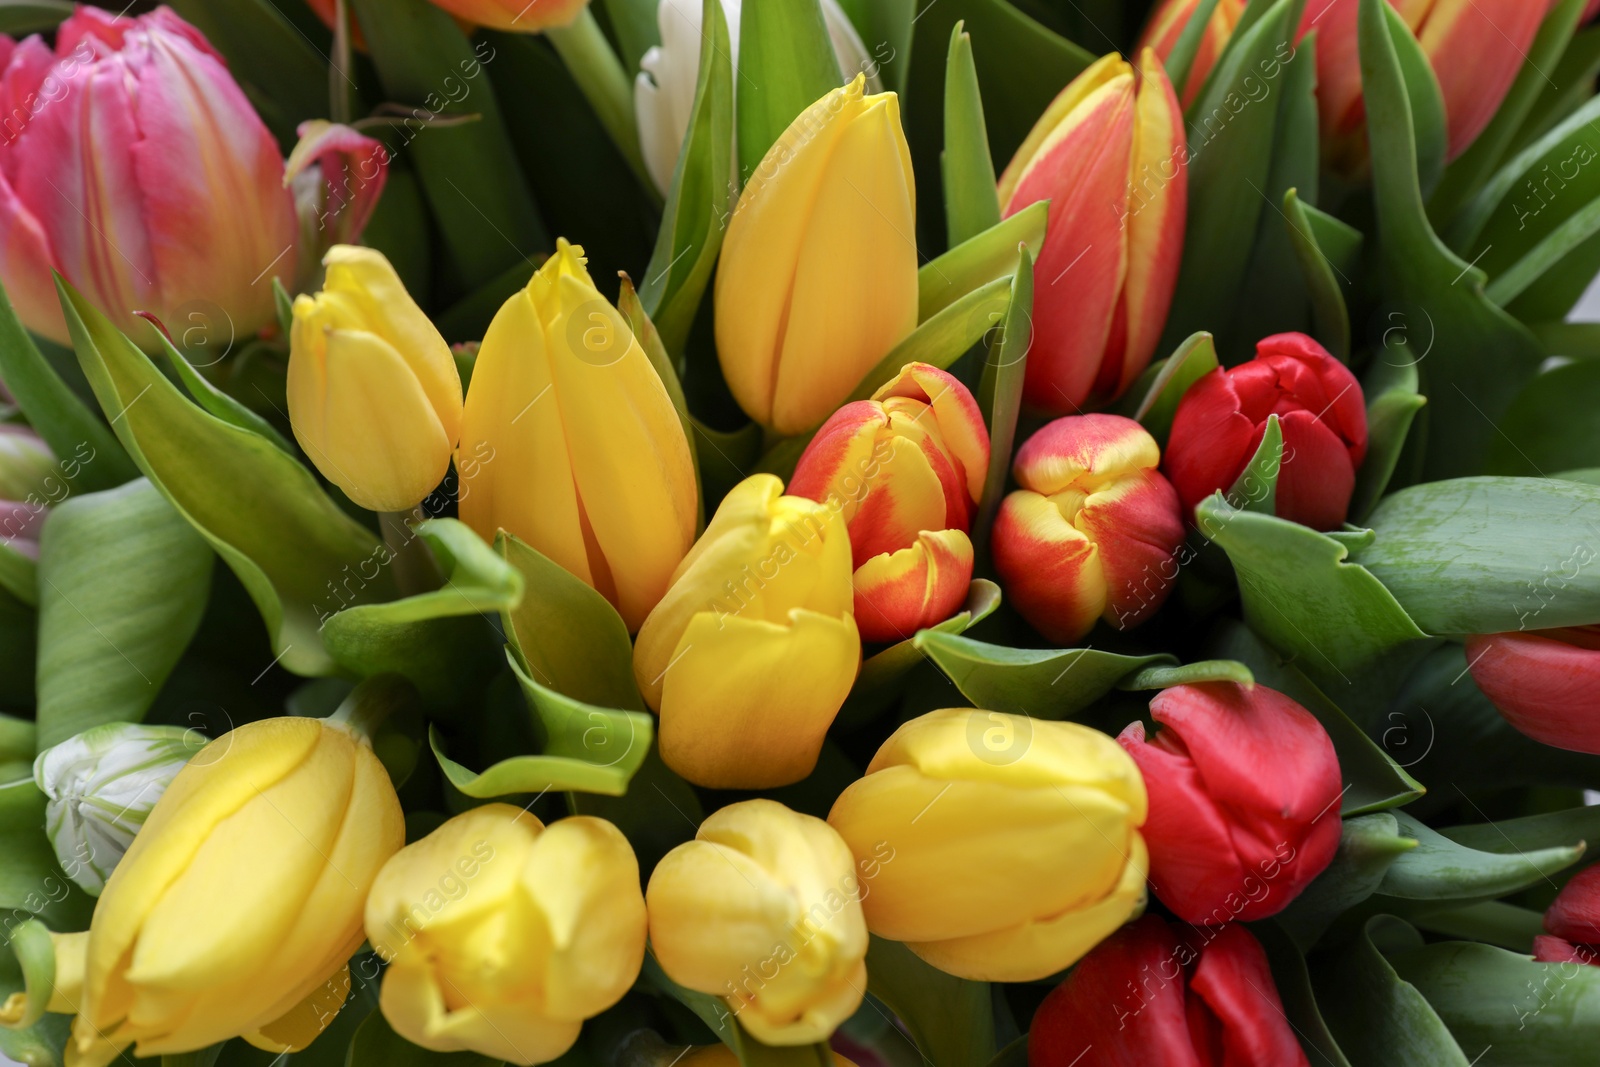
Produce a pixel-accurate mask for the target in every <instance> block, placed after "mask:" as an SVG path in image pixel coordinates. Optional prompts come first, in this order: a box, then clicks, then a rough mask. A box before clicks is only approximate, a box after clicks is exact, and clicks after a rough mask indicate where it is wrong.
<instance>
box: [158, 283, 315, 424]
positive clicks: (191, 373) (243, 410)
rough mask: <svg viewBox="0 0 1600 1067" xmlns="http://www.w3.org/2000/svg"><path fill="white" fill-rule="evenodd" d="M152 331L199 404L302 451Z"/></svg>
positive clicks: (227, 419) (173, 367)
mask: <svg viewBox="0 0 1600 1067" xmlns="http://www.w3.org/2000/svg"><path fill="white" fill-rule="evenodd" d="M273 281H274V282H276V281H277V279H276V278H274V279H273ZM152 332H154V333H155V335H156V338H157V339H158V341H159V343H160V345H161V351H162V353H163V354H165V355H166V357H167V362H168V363H169V364H171V366H172V369H173V371H174V372H175V373H176V374H177V376H178V381H180V382H182V383H183V387H184V388H185V389H187V390H188V391H189V395H190V396H191V397H193V398H194V402H195V403H196V404H199V405H200V406H201V407H203V408H205V409H206V410H207V411H209V412H210V413H211V414H213V415H215V416H216V417H217V418H219V419H221V420H222V421H223V422H226V423H229V424H230V425H233V426H237V427H239V428H240V429H241V430H248V431H250V432H251V433H254V434H258V435H260V436H261V437H265V438H266V439H267V440H268V441H271V442H272V443H273V444H275V445H277V446H278V447H279V448H281V449H283V451H284V453H285V454H287V455H290V456H297V455H298V452H297V451H296V450H295V447H294V446H293V445H291V444H290V443H289V442H288V441H287V440H286V439H285V438H284V436H283V435H282V434H281V433H279V432H278V431H277V430H276V429H275V428H274V427H273V425H272V424H271V423H270V422H268V421H267V420H266V419H264V418H262V417H261V416H260V415H257V414H256V413H255V412H254V411H251V410H250V409H249V408H247V407H245V406H244V405H243V404H241V403H239V401H237V400H235V399H234V398H233V397H231V396H229V395H228V394H227V393H224V392H223V391H222V390H221V389H218V388H217V387H216V386H214V385H212V384H211V383H210V382H209V381H207V380H206V378H205V377H204V376H203V375H201V373H200V372H199V371H197V370H195V369H194V365H193V364H191V363H190V362H189V360H188V359H187V358H186V357H185V356H184V355H183V353H181V352H179V351H178V350H177V349H176V348H175V347H173V344H172V342H171V341H170V340H168V339H167V335H166V334H165V333H163V332H162V331H161V330H158V329H154V328H153V327H152Z"/></svg>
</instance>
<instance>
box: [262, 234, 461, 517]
mask: <svg viewBox="0 0 1600 1067" xmlns="http://www.w3.org/2000/svg"><path fill="white" fill-rule="evenodd" d="M322 262H323V265H324V266H326V267H327V280H326V281H325V282H323V287H322V291H321V292H319V293H317V294H316V295H315V296H305V295H301V296H297V297H295V301H294V325H293V326H292V328H291V329H290V332H289V380H288V392H289V421H290V423H291V424H292V425H293V426H294V436H295V440H297V441H299V442H300V447H301V448H303V449H305V452H306V455H308V456H310V457H311V462H312V463H315V464H316V466H317V469H318V470H319V471H321V472H322V474H323V476H324V477H325V478H327V479H328V480H329V481H330V482H332V483H333V484H334V485H337V486H338V487H339V488H340V489H342V490H344V492H345V495H346V496H348V497H349V498H350V499H351V500H354V501H355V502H356V503H357V504H360V505H361V506H362V507H364V508H370V509H372V510H373V511H406V510H408V509H410V508H412V507H415V506H416V505H417V503H418V502H420V501H421V500H422V499H423V498H424V497H426V496H427V495H428V494H429V493H430V492H432V491H433V489H434V487H435V486H437V485H438V484H439V482H440V481H442V480H443V479H444V476H445V474H446V473H447V472H448V471H449V469H450V455H451V453H452V452H453V451H454V449H455V447H456V441H457V439H458V438H459V437H460V435H461V378H460V375H459V374H457V372H456V362H455V359H454V357H452V356H451V354H450V346H449V345H447V344H445V340H444V338H443V337H441V336H440V335H439V331H438V330H436V329H434V326H433V323H431V322H429V321H428V317H427V316H426V315H424V314H423V313H422V309H421V308H419V307H417V305H416V302H415V301H413V300H412V299H411V296H410V294H409V293H407V292H406V288H405V285H404V284H403V283H402V282H401V281H400V276H399V275H398V274H396V273H395V271H394V268H393V267H392V266H390V265H389V261H388V260H387V259H385V258H384V256H383V253H381V252H378V251H375V250H374V249H371V248H358V247H356V246H354V245H334V246H333V247H332V248H330V249H329V250H328V254H327V255H326V256H325V257H323V260H322Z"/></svg>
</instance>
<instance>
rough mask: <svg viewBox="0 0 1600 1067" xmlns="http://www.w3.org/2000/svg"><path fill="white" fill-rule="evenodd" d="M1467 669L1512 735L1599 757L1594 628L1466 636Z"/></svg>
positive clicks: (1599, 646) (1599, 687) (1597, 634)
mask: <svg viewBox="0 0 1600 1067" xmlns="http://www.w3.org/2000/svg"><path fill="white" fill-rule="evenodd" d="M1467 666H1468V667H1469V669H1470V670H1471V671H1472V680H1473V681H1474V682H1477V683H1478V688H1479V689H1481V690H1483V695H1484V696H1486V697H1488V698H1489V700H1490V701H1491V702H1492V703H1493V704H1494V706H1495V707H1497V708H1499V709H1500V714H1501V715H1502V716H1504V717H1505V720H1506V721H1507V722H1509V723H1510V724H1511V725H1512V726H1515V727H1516V728H1517V730H1518V731H1520V732H1521V733H1524V734H1527V735H1528V736H1529V737H1531V738H1533V739H1534V740H1535V741H1541V742H1543V743H1544V744H1547V745H1552V746H1554V747H1556V748H1564V749H1568V750H1570V751H1573V752H1588V753H1590V754H1591V755H1600V716H1597V715H1596V714H1595V693H1596V692H1600V625H1597V626H1579V627H1572V628H1568V629H1563V630H1535V631H1528V632H1520V633H1505V634H1487V635H1480V636H1478V637H1470V638H1468V639H1467Z"/></svg>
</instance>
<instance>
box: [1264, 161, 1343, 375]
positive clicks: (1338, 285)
mask: <svg viewBox="0 0 1600 1067" xmlns="http://www.w3.org/2000/svg"><path fill="white" fill-rule="evenodd" d="M1315 211H1316V208H1314V207H1311V206H1310V205H1308V204H1305V203H1303V202H1302V201H1301V199H1300V196H1299V193H1298V191H1297V190H1295V189H1290V190H1289V191H1288V192H1287V193H1284V194H1283V217H1284V221H1285V222H1286V223H1287V224H1288V226H1289V240H1290V242H1291V243H1292V244H1293V246H1294V251H1295V257H1296V259H1297V260H1298V261H1299V264H1300V271H1301V273H1302V274H1304V275H1305V281H1306V290H1307V292H1308V293H1309V294H1310V296H1311V318H1312V322H1313V324H1314V329H1313V333H1314V334H1315V336H1316V338H1317V340H1318V341H1321V342H1322V344H1323V345H1324V347H1326V348H1327V349H1328V351H1329V352H1332V353H1333V354H1334V355H1335V356H1337V357H1338V358H1339V359H1341V360H1343V361H1345V362H1349V360H1350V312H1349V310H1348V308H1347V307H1346V305H1345V294H1344V291H1345V288H1346V287H1348V286H1350V285H1351V284H1352V283H1351V281H1350V277H1349V275H1348V274H1346V273H1345V271H1344V270H1343V269H1341V268H1340V267H1339V266H1338V265H1337V264H1336V263H1335V262H1334V260H1333V259H1332V258H1331V257H1330V256H1329V255H1328V253H1327V252H1326V251H1324V250H1323V248H1322V245H1321V243H1320V242H1319V241H1318V239H1317V227H1316V226H1314V225H1313V224H1312V221H1311V218H1312V212H1315ZM1318 214H1320V212H1318ZM1323 219H1324V220H1325V221H1324V223H1323V226H1324V227H1328V226H1343V225H1344V223H1342V222H1339V221H1338V220H1337V219H1334V218H1333V217H1332V216H1329V215H1323ZM1351 232H1352V233H1353V234H1355V238H1354V240H1355V241H1356V242H1358V243H1359V241H1360V240H1361V234H1360V231H1358V230H1352V231H1351Z"/></svg>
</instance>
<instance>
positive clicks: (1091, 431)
mask: <svg viewBox="0 0 1600 1067" xmlns="http://www.w3.org/2000/svg"><path fill="white" fill-rule="evenodd" d="M1159 462H1161V449H1160V447H1159V446H1158V445H1157V444H1156V440H1155V438H1153V437H1151V436H1150V434H1149V433H1147V432H1146V431H1145V429H1144V427H1142V426H1140V425H1139V424H1138V423H1137V422H1134V421H1133V420H1132V419H1125V418H1123V417H1122V416H1120V415H1105V414H1101V413H1095V414H1090V415H1078V416H1068V417H1066V418H1061V419H1055V420H1053V421H1051V422H1048V423H1046V424H1045V425H1044V426H1043V427H1042V428H1041V429H1040V430H1039V432H1038V433H1036V434H1034V435H1033V436H1032V437H1030V438H1028V440H1027V441H1026V442H1024V443H1023V445H1022V447H1021V448H1019V449H1017V457H1016V460H1015V461H1014V462H1013V464H1012V473H1013V474H1014V475H1015V477H1016V479H1017V484H1018V485H1020V486H1022V487H1023V488H1024V489H1032V490H1033V491H1034V492H1036V493H1042V494H1044V495H1045V496H1051V495H1053V494H1055V493H1059V492H1062V491H1063V490H1065V489H1067V488H1069V487H1072V486H1077V487H1079V488H1081V489H1082V490H1083V491H1084V492H1086V493H1091V492H1094V491H1095V490H1097V489H1099V488H1101V487H1103V486H1104V485H1106V484H1108V483H1110V482H1111V481H1113V480H1116V479H1120V478H1122V477H1123V476H1124V475H1126V474H1127V472H1129V471H1137V470H1149V469H1150V468H1153V467H1155V466H1156V464H1158V463H1159Z"/></svg>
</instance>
